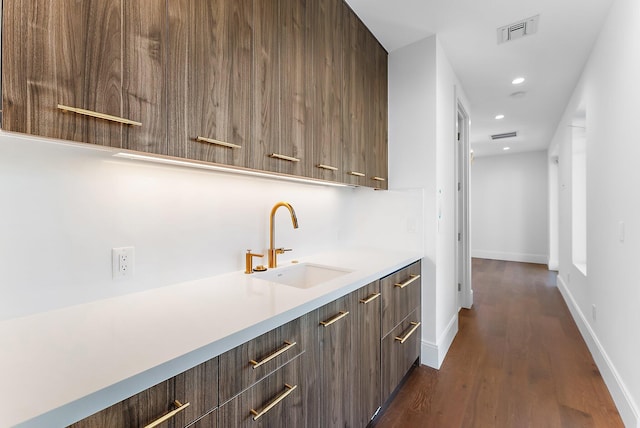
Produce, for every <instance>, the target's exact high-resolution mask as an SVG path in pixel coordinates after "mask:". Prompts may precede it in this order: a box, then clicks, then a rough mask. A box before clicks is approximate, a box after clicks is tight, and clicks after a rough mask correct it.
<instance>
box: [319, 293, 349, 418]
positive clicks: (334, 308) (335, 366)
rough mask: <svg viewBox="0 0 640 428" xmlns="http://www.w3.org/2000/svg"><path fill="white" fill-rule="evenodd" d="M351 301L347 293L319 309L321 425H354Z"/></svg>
mask: <svg viewBox="0 0 640 428" xmlns="http://www.w3.org/2000/svg"><path fill="white" fill-rule="evenodd" d="M352 301H353V299H352V295H348V296H345V297H342V298H340V299H338V300H335V301H333V302H331V303H329V304H327V305H325V306H323V307H322V308H320V309H319V310H318V315H319V319H320V325H319V326H318V330H319V337H320V426H321V427H338V426H340V427H354V426H357V425H356V424H355V420H356V418H355V415H356V412H357V410H356V403H357V399H356V395H355V394H356V392H357V389H358V388H357V387H356V381H357V379H358V376H357V373H358V372H357V370H358V360H357V356H356V353H355V352H354V351H355V350H356V349H357V346H355V345H354V343H353V340H352V331H353V325H354V322H355V321H354V318H353V317H354V315H355V313H354V310H353V307H352V306H353V303H352Z"/></svg>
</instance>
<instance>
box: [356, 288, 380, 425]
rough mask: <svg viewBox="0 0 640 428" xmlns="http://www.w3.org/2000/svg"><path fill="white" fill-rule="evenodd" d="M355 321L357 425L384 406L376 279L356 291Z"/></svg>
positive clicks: (378, 289)
mask: <svg viewBox="0 0 640 428" xmlns="http://www.w3.org/2000/svg"><path fill="white" fill-rule="evenodd" d="M354 296H355V301H356V302H357V303H355V302H354V310H355V312H356V313H355V322H354V334H353V342H354V344H355V346H356V349H355V350H354V352H355V355H356V356H357V358H358V361H357V367H358V379H357V382H356V388H357V391H356V392H355V394H354V398H355V399H356V400H357V403H356V405H355V406H354V407H355V409H356V424H355V426H357V427H364V426H366V425H367V424H368V423H369V421H370V420H371V418H372V417H373V415H374V414H375V413H376V411H377V410H378V407H380V406H381V405H382V399H381V392H382V391H381V385H380V384H381V381H382V375H381V373H380V341H381V336H380V301H381V299H380V282H379V281H375V282H373V283H371V284H369V285H367V286H365V287H362V288H360V289H359V290H357V291H356V292H354Z"/></svg>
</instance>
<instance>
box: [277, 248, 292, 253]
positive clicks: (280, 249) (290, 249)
mask: <svg viewBox="0 0 640 428" xmlns="http://www.w3.org/2000/svg"><path fill="white" fill-rule="evenodd" d="M285 251H293V248H276V254H284V252H285Z"/></svg>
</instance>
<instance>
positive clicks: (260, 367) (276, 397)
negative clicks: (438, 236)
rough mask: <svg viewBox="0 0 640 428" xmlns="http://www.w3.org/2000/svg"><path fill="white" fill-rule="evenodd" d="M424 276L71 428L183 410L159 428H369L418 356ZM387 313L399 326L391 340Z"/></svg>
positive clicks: (371, 288) (288, 327) (322, 311)
mask: <svg viewBox="0 0 640 428" xmlns="http://www.w3.org/2000/svg"><path fill="white" fill-rule="evenodd" d="M419 266H420V264H419V263H417V264H414V265H411V266H410V267H407V268H405V269H401V270H400V271H398V272H396V273H395V274H392V275H390V276H388V277H386V278H383V279H381V280H377V281H374V282H372V283H370V284H368V285H366V286H364V287H361V288H359V289H357V290H355V291H354V292H352V293H350V294H348V295H346V296H344V297H341V298H339V299H337V300H334V301H333V302H331V303H328V304H326V305H324V306H322V307H321V308H319V309H317V310H314V311H311V312H309V313H307V314H305V315H303V316H301V317H299V318H297V319H294V320H293V321H290V322H289V323H287V324H284V325H282V326H280V327H277V328H275V329H273V330H271V331H269V332H267V333H265V334H263V335H261V336H258V337H256V338H254V339H252V340H250V341H248V342H246V343H244V344H242V345H240V346H237V347H236V348H234V349H231V350H229V351H227V352H226V353H224V354H222V355H220V356H219V357H215V358H213V359H211V360H209V361H207V362H205V363H203V364H200V365H198V366H196V367H194V368H192V369H190V370H187V371H186V372H184V373H181V374H179V375H177V376H175V377H173V378H171V379H169V380H167V381H165V382H162V383H160V384H158V385H155V386H153V387H151V388H149V389H147V390H145V391H143V392H141V393H139V394H137V395H135V396H133V397H130V398H128V399H126V400H124V401H122V402H120V403H117V404H115V405H113V406H111V407H109V408H107V409H105V410H103V411H101V412H98V413H96V414H94V415H92V416H90V417H88V418H86V419H84V420H82V421H80V422H78V423H76V424H74V425H72V427H74V428H79V427H88V428H94V427H95V428H98V427H144V426H145V425H147V424H149V423H151V422H153V421H155V420H157V419H159V418H162V417H163V416H165V415H167V414H168V413H170V412H171V411H173V410H174V409H176V406H179V404H176V400H177V401H178V402H179V403H181V404H186V403H189V406H188V407H186V408H185V409H184V410H183V411H181V412H178V413H176V414H175V415H173V416H172V417H171V418H170V419H168V420H167V421H166V422H163V423H162V424H161V425H158V426H159V427H161V428H174V427H180V428H182V427H190V428H208V427H212V428H213V427H218V426H219V427H222V428H227V427H228V428H236V427H252V428H259V427H278V428H286V427H292V428H298V427H309V428H315V427H321V428H327V427H353V428H361V427H365V426H366V425H367V424H368V423H369V422H370V421H371V419H372V417H373V416H374V415H375V414H376V412H377V410H378V408H379V407H381V406H382V405H383V404H384V402H385V401H386V400H387V399H388V398H389V397H390V396H391V394H392V393H393V391H394V390H395V388H396V387H397V386H398V384H399V383H400V381H401V380H402V378H403V377H404V375H405V374H406V373H407V371H408V370H409V369H410V368H411V366H412V365H413V364H414V362H415V361H416V359H417V358H418V357H419V355H420V325H419V324H418V323H419V322H420V289H419V287H420V285H419V284H420V282H419V281H417V280H412V278H414V277H412V276H411V275H417V273H414V272H419ZM406 281H411V283H407V285H406V286H405V287H404V289H403V288H401V287H399V286H398V287H397V286H395V284H403V282H406ZM410 287H411V288H410ZM413 287H415V289H413ZM402 290H404V291H402ZM407 306H411V309H408V310H407V309H406V307H407ZM384 308H387V311H386V312H385V311H384ZM405 310H406V313H405V312H404V311H405ZM385 313H386V316H387V318H388V319H391V320H393V319H394V317H400V318H399V321H398V322H397V323H396V325H395V326H394V327H392V328H391V329H390V330H389V331H388V332H386V334H385V332H384V331H383V328H384V327H383V319H384V318H383V317H384V316H385ZM383 334H384V336H383ZM256 365H257V367H256V368H254V367H255V366H256Z"/></svg>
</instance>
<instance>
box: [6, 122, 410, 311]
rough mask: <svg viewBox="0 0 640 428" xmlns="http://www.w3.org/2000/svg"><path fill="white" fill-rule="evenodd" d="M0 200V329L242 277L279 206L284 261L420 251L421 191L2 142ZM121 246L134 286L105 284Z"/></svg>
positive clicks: (35, 142)
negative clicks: (346, 251) (235, 274)
mask: <svg viewBox="0 0 640 428" xmlns="http://www.w3.org/2000/svg"><path fill="white" fill-rule="evenodd" d="M0 197H1V198H2V210H0V236H1V237H2V239H0V278H1V279H0V293H1V295H2V299H0V320H2V319H9V318H13V317H17V316H22V315H27V314H30V313H35V312H40V311H47V310H53V309H56V308H60V307H64V306H69V305H74V304H78V303H83V302H88V301H92V300H97V299H104V298H108V297H112V296H117V295H120V294H125V293H131V292H136V291H141V290H145V289H150V288H155V287H162V286H165V285H169V284H174V283H177V282H182V281H188V280H191V279H196V278H202V277H206V276H211V275H216V274H221V273H225V272H230V271H237V270H242V269H244V252H245V251H246V249H248V248H251V249H253V250H255V251H264V250H265V249H266V248H268V246H269V242H268V235H269V233H268V224H269V222H268V216H269V212H270V210H271V207H272V206H273V204H275V203H276V202H278V201H280V200H285V201H288V202H291V203H292V205H293V206H294V208H295V210H296V212H297V215H298V219H299V222H300V228H299V229H298V230H294V229H293V228H292V226H291V221H290V218H289V216H288V213H287V212H286V210H282V212H278V215H277V216H276V219H277V222H276V228H277V234H276V239H277V242H276V244H278V245H282V246H287V247H290V248H293V249H294V251H293V252H291V253H287V254H286V255H283V256H281V257H280V259H281V260H283V261H286V260H289V259H294V258H297V257H303V256H308V255H312V254H313V253H316V252H320V251H327V250H331V249H334V248H337V247H341V248H343V247H351V246H361V245H366V246H369V247H385V248H390V249H407V250H416V251H421V249H422V236H421V235H419V233H420V231H421V230H422V227H421V226H419V225H418V224H417V223H418V222H417V221H416V218H421V217H422V198H421V192H415V191H414V192H411V191H403V192H393V191H391V192H376V191H373V190H371V189H354V188H335V187H324V186H319V185H310V184H299V183H291V182H284V181H279V180H273V179H262V178H256V177H246V176H238V175H232V174H224V173H220V172H214V171H205V170H199V169H193V168H184V167H176V166H168V165H159V164H154V163H147V162H141V161H132V160H126V159H119V158H114V157H113V156H112V154H111V153H109V152H104V151H100V150H98V149H95V148H93V147H90V148H86V147H84V146H82V147H78V146H74V145H65V144H55V143H52V142H51V141H45V140H42V139H36V138H31V137H26V136H20V135H16V134H10V133H2V132H0ZM392 205H396V206H399V207H401V208H402V209H400V210H394V209H391V207H390V206H392ZM363 219H366V220H367V221H362V220H363ZM121 246H134V247H135V259H136V260H135V265H136V266H135V276H134V277H133V278H131V279H128V280H122V281H113V280H112V278H111V248H113V247H121ZM265 254H266V253H265ZM265 263H266V260H265Z"/></svg>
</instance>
